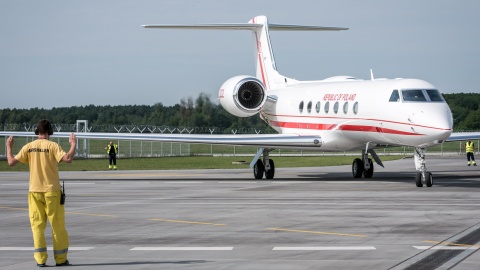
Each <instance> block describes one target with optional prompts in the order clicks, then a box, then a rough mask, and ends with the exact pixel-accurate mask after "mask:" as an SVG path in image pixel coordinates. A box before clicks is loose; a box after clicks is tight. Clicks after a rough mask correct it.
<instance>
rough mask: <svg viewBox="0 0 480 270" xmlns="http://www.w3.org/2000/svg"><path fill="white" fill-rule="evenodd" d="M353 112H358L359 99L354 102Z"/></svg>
mask: <svg viewBox="0 0 480 270" xmlns="http://www.w3.org/2000/svg"><path fill="white" fill-rule="evenodd" d="M353 113H354V114H357V113H358V101H357V102H355V103H354V104H353Z"/></svg>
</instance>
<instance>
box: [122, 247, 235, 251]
mask: <svg viewBox="0 0 480 270" xmlns="http://www.w3.org/2000/svg"><path fill="white" fill-rule="evenodd" d="M130 250H133V251H229V250H233V247H134V248H132V249H130Z"/></svg>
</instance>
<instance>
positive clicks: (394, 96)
mask: <svg viewBox="0 0 480 270" xmlns="http://www.w3.org/2000/svg"><path fill="white" fill-rule="evenodd" d="M388 101H389V102H399V101H400V95H399V94H398V90H393V92H392V95H390V99H389V100H388Z"/></svg>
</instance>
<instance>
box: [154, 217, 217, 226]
mask: <svg viewBox="0 0 480 270" xmlns="http://www.w3.org/2000/svg"><path fill="white" fill-rule="evenodd" d="M149 220H153V221H164V222H175V223H186V224H198V225H212V226H225V225H226V224H219V223H210V222H198V221H187V220H173V219H162V218H151V219H149Z"/></svg>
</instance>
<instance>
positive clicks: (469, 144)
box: [465, 141, 477, 166]
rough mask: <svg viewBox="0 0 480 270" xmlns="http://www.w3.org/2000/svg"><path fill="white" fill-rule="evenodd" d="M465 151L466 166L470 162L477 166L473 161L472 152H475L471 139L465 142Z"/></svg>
mask: <svg viewBox="0 0 480 270" xmlns="http://www.w3.org/2000/svg"><path fill="white" fill-rule="evenodd" d="M465 151H466V152H467V160H468V166H470V165H472V164H473V166H477V163H476V162H475V157H474V156H473V153H474V152H475V150H474V145H473V142H472V141H468V142H467V143H465ZM470 160H472V161H470Z"/></svg>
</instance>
